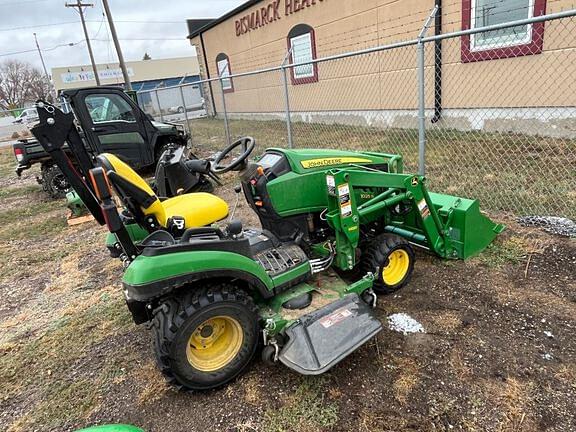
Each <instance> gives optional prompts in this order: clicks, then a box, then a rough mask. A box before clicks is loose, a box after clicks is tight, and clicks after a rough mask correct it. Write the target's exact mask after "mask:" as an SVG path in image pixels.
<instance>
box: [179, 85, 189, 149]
mask: <svg viewBox="0 0 576 432" xmlns="http://www.w3.org/2000/svg"><path fill="white" fill-rule="evenodd" d="M179 88H180V97H181V98H182V106H183V107H184V119H185V120H186V130H187V131H188V135H190V140H192V129H191V128H190V120H188V110H187V109H186V99H184V90H182V88H183V86H179Z"/></svg>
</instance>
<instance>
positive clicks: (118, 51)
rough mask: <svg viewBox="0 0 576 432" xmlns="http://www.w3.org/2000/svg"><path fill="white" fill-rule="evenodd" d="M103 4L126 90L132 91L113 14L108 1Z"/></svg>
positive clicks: (103, 1)
mask: <svg viewBox="0 0 576 432" xmlns="http://www.w3.org/2000/svg"><path fill="white" fill-rule="evenodd" d="M78 1H80V0H78ZM102 4H103V5H104V10H105V11H106V17H107V18H108V26H109V27H110V33H112V39H113V40H114V46H115V47H116V54H117V55H118V62H119V63H120V69H122V75H123V76H124V86H125V87H126V90H128V91H131V90H132V83H131V82H130V77H129V76H128V70H127V69H126V63H124V56H123V55H122V48H120V42H118V35H117V34H116V27H114V20H113V19H112V14H111V13H110V6H108V0H102Z"/></svg>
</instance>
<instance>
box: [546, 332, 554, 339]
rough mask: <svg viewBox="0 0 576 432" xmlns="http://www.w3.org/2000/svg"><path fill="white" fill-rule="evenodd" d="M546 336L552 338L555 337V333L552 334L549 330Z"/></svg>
mask: <svg viewBox="0 0 576 432" xmlns="http://www.w3.org/2000/svg"><path fill="white" fill-rule="evenodd" d="M544 336H546V337H547V338H550V339H554V335H553V334H552V332H549V331H545V332H544Z"/></svg>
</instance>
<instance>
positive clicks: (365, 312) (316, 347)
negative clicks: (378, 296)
mask: <svg viewBox="0 0 576 432" xmlns="http://www.w3.org/2000/svg"><path fill="white" fill-rule="evenodd" d="M381 329H382V324H381V323H380V321H379V320H378V319H377V318H376V317H375V315H374V312H373V311H372V309H371V308H370V306H368V305H367V304H366V303H365V302H364V301H363V300H362V299H360V297H359V296H358V294H355V293H353V294H348V295H346V296H345V297H342V298H341V299H338V300H336V301H334V302H332V303H330V304H328V305H326V306H324V307H322V308H320V309H318V310H316V311H314V312H311V313H309V314H306V315H303V316H301V317H300V318H299V319H298V320H297V321H296V322H295V323H294V324H292V325H291V326H290V327H288V328H287V329H286V335H287V336H288V342H287V343H286V345H285V346H284V347H283V348H282V350H281V351H280V354H279V355H278V359H279V360H280V361H281V362H282V363H283V364H284V365H286V366H287V367H289V368H290V369H293V370H295V371H296V372H299V373H301V374H304V375H319V374H321V373H324V372H326V371H327V370H328V369H330V368H331V367H332V366H334V365H335V364H337V363H338V362H339V361H340V360H342V359H344V358H345V357H346V356H348V355H349V354H351V353H352V352H353V351H354V350H356V349H357V348H358V347H360V346H361V345H363V344H364V343H366V342H367V341H368V340H370V339H371V338H372V337H374V336H375V335H376V334H377V333H378V332H379V331H380V330H381Z"/></svg>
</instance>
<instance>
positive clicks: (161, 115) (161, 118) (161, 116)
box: [154, 90, 164, 122]
mask: <svg viewBox="0 0 576 432" xmlns="http://www.w3.org/2000/svg"><path fill="white" fill-rule="evenodd" d="M154 94H155V95H156V102H157V103H158V111H160V121H161V122H163V121H164V115H163V114H162V107H161V106H160V98H159V97H158V90H154Z"/></svg>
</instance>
